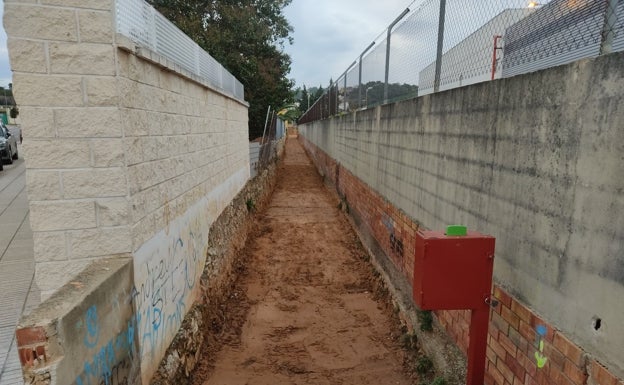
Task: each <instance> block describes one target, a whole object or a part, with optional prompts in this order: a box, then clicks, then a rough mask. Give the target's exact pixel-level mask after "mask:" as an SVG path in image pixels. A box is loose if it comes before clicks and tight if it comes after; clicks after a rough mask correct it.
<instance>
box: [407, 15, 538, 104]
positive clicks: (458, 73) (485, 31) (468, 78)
mask: <svg viewBox="0 0 624 385" xmlns="http://www.w3.org/2000/svg"><path fill="white" fill-rule="evenodd" d="M531 13H535V9H529V8H522V9H507V10H504V11H503V12H501V13H499V14H498V15H496V16H495V17H493V18H492V19H491V20H490V21H488V22H487V23H486V24H484V25H483V26H482V27H481V28H479V29H478V30H476V31H475V32H474V33H472V34H471V35H470V36H468V37H467V38H466V39H464V40H462V41H461V42H459V43H458V44H457V45H456V46H454V47H453V48H451V49H449V50H448V51H447V52H446V53H445V54H443V55H442V68H441V71H440V74H441V75H440V91H443V90H448V89H451V88H457V87H462V86H466V85H469V84H474V83H480V82H484V81H488V80H491V77H492V52H493V50H494V36H496V35H501V36H502V35H504V34H505V30H506V29H507V28H508V27H509V26H511V25H514V24H516V23H517V22H518V21H520V20H522V19H524V18H525V17H527V16H528V15H530V14H531ZM502 44H503V41H502V40H501V41H499V43H498V46H502ZM497 56H498V58H499V60H498V62H499V63H500V57H502V56H503V51H502V50H498V51H497ZM435 66H436V63H435V61H434V62H433V63H431V64H429V65H428V66H427V67H425V68H424V69H423V70H422V71H420V73H419V76H418V79H419V82H418V84H419V92H418V94H419V95H426V94H430V93H432V92H433V83H434V78H435ZM499 77H501V69H500V65H499V66H497V70H496V73H495V78H499Z"/></svg>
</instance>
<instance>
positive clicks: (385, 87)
mask: <svg viewBox="0 0 624 385" xmlns="http://www.w3.org/2000/svg"><path fill="white" fill-rule="evenodd" d="M409 11H410V9H409V8H405V10H404V11H403V12H402V13H401V14H400V15H399V17H397V18H396V19H394V21H393V22H392V23H390V25H389V26H388V35H387V36H386V79H385V82H384V104H385V103H388V78H389V75H390V37H391V36H392V28H393V27H394V26H395V25H396V23H398V22H399V21H401V19H402V18H404V17H405V15H407V14H408V13H409Z"/></svg>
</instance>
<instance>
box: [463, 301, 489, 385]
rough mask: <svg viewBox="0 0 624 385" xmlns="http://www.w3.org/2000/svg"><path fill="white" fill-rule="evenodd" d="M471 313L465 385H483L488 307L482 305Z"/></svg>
mask: <svg viewBox="0 0 624 385" xmlns="http://www.w3.org/2000/svg"><path fill="white" fill-rule="evenodd" d="M471 313H472V314H471V315H470V340H469V342H468V370H467V374H466V385H483V379H484V377H485V357H486V356H485V354H486V350H487V335H488V324H489V321H490V307H489V306H488V305H487V304H484V306H483V307H480V308H478V309H472V312H471Z"/></svg>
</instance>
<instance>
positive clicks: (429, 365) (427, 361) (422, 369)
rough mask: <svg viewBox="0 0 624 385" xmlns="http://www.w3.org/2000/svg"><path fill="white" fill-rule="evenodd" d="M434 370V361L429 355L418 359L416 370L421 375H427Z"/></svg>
mask: <svg viewBox="0 0 624 385" xmlns="http://www.w3.org/2000/svg"><path fill="white" fill-rule="evenodd" d="M432 370H433V361H431V358H429V357H427V356H421V357H419V358H418V360H417V361H416V372H417V373H418V374H420V375H425V374H428V373H430V372H431V371H432Z"/></svg>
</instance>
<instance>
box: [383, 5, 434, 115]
mask: <svg viewBox="0 0 624 385" xmlns="http://www.w3.org/2000/svg"><path fill="white" fill-rule="evenodd" d="M444 1H446V0H444ZM409 11H410V10H409V8H405V10H404V11H403V12H402V13H401V14H400V15H399V17H397V18H396V19H394V21H393V22H392V23H390V25H389V26H388V34H387V36H386V78H385V81H384V104H385V103H388V79H389V77H390V37H391V36H392V28H393V27H394V26H395V25H396V23H398V22H399V21H401V19H402V18H403V17H405V15H407V14H408V13H409Z"/></svg>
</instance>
